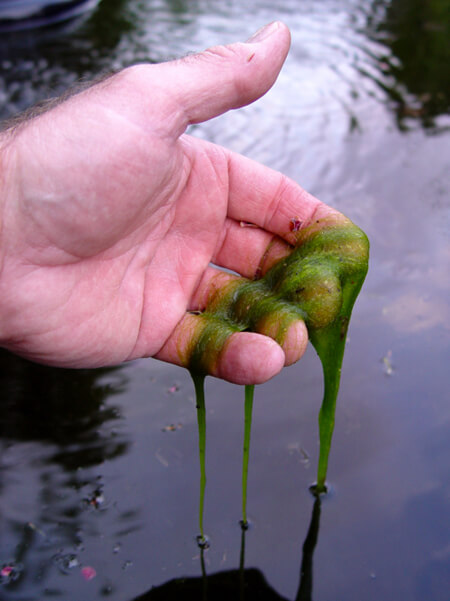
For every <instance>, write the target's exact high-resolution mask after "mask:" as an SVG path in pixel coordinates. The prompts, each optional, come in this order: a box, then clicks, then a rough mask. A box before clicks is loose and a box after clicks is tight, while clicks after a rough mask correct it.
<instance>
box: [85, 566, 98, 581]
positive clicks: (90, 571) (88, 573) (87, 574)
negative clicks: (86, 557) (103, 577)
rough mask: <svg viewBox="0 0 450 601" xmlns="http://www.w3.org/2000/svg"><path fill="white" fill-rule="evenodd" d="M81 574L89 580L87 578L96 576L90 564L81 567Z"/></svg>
mask: <svg viewBox="0 0 450 601" xmlns="http://www.w3.org/2000/svg"><path fill="white" fill-rule="evenodd" d="M81 575H82V576H83V578H84V579H85V580H86V581H88V582H89V580H92V579H93V578H95V577H96V576H97V572H96V571H95V569H94V568H92V567H91V566H84V567H83V568H81Z"/></svg>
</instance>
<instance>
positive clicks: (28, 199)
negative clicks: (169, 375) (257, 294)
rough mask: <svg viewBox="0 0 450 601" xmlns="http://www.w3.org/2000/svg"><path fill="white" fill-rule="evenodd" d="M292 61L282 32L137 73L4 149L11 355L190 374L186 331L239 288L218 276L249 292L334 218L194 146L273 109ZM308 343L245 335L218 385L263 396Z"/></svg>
mask: <svg viewBox="0 0 450 601" xmlns="http://www.w3.org/2000/svg"><path fill="white" fill-rule="evenodd" d="M288 48H289V32H288V30H287V28H286V27H285V26H284V25H282V24H280V23H276V24H273V25H272V26H269V28H268V29H265V30H262V31H261V32H259V34H258V35H257V36H256V37H254V38H253V39H251V40H249V42H248V43H245V44H244V43H239V44H232V45H230V46H220V47H216V48H211V49H209V50H207V51H205V52H203V53H201V54H198V55H193V56H189V57H187V58H184V59H182V60H178V61H173V62H169V63H165V64H159V65H139V66H135V67H131V68H129V69H126V70H124V71H122V72H120V73H118V74H116V75H114V76H112V77H110V78H108V79H105V80H103V81H101V82H99V83H98V84H96V85H95V86H92V87H91V88H89V89H87V90H84V91H83V92H80V93H78V94H75V95H73V96H71V97H70V98H68V99H67V100H66V101H64V102H61V103H59V104H58V105H57V106H55V107H54V108H52V109H51V110H49V111H47V112H44V113H43V114H41V115H38V116H37V117H35V118H33V119H31V120H29V121H27V122H24V123H22V124H20V125H19V126H18V127H16V128H14V129H12V130H10V131H7V132H5V133H3V134H2V136H1V137H0V189H1V201H0V202H1V205H0V210H1V213H0V215H1V221H0V223H1V246H0V269H1V275H0V344H1V345H2V346H4V347H6V348H8V349H10V350H12V351H13V352H16V353H19V354H21V355H24V356H26V357H28V358H30V359H32V360H35V361H39V362H44V363H48V364H52V365H59V366H68V367H95V366H101V365H112V364H117V363H120V362H122V361H127V360H131V359H135V358H138V357H147V356H155V357H158V358H161V359H163V360H166V361H170V362H173V363H178V364H182V363H183V356H184V353H185V350H186V348H187V347H188V345H189V342H190V339H189V327H185V326H186V324H187V325H188V326H189V323H190V320H192V319H193V318H194V317H195V315H193V312H194V313H195V311H197V310H199V309H201V307H202V305H203V304H204V302H205V298H206V297H208V296H209V295H210V294H211V290H214V289H216V288H217V286H218V285H220V282H221V278H224V277H225V278H227V277H228V276H226V275H225V276H224V275H223V272H220V271H219V270H218V269H216V268H213V267H211V266H210V263H211V262H212V263H214V264H215V265H217V266H219V267H225V268H228V269H231V270H234V271H236V272H237V273H239V274H241V275H243V276H245V277H253V276H254V275H255V273H256V272H258V270H261V268H262V266H264V269H266V268H267V267H268V266H270V264H271V263H273V262H274V261H275V260H276V259H277V258H279V257H280V256H284V255H285V254H288V253H289V252H290V250H291V246H290V245H289V242H290V241H291V242H292V240H290V231H289V224H290V222H291V220H292V218H293V217H294V216H295V219H298V220H299V221H301V222H302V223H305V224H307V223H309V222H310V221H311V220H312V219H313V218H315V217H316V216H317V215H319V216H326V215H327V214H329V213H330V209H328V208H327V207H325V206H324V205H322V204H321V203H319V201H317V200H316V199H314V198H313V197H311V196H310V195H308V194H307V193H306V192H305V191H303V190H302V189H301V188H299V186H297V185H296V184H295V183H294V182H292V181H290V180H288V179H286V178H285V177H283V176H282V175H281V174H279V173H277V172H274V171H272V170H270V169H268V168H266V167H264V166H262V165H260V164H257V163H255V162H252V161H250V160H248V159H246V158H244V157H242V156H239V155H236V154H233V153H231V152H229V151H228V150H226V149H224V148H222V147H219V146H216V145H213V144H210V143H207V142H204V141H202V140H198V139H195V138H193V137H191V136H189V135H187V134H186V133H185V131H186V128H187V127H188V125H190V124H194V123H199V122H202V121H205V120H208V119H211V118H213V117H215V116H217V115H220V114H221V113H224V112H225V111H227V110H230V109H232V108H238V107H240V106H243V105H246V104H248V103H250V102H253V101H254V100H256V99H257V98H258V97H260V96H261V95H262V94H264V93H265V92H266V91H267V90H268V89H269V88H270V87H271V85H272V84H273V83H274V81H275V79H276V77H277V75H278V73H279V70H280V69H281V66H282V64H283V62H284V59H285V57H286V55H287V52H288ZM248 223H251V224H255V225H256V226H258V227H246V225H247V224H248ZM180 326H183V327H180ZM180 332H183V334H182V335H180ZM306 342H307V333H306V329H305V326H304V324H303V322H300V321H299V322H298V323H294V324H292V326H291V327H290V331H289V333H288V335H287V336H286V337H285V341H284V343H283V345H282V346H280V345H279V344H278V343H277V342H275V341H274V340H273V339H272V337H271V332H270V331H267V332H263V333H253V332H239V333H236V334H233V335H232V336H231V337H230V340H229V341H228V343H227V345H226V347H225V348H224V351H223V352H222V354H221V356H220V359H219V361H218V362H217V364H216V366H215V368H214V375H217V376H219V377H223V378H225V379H228V380H231V381H235V382H238V383H258V382H262V381H265V380H267V379H269V378H270V377H272V376H273V375H275V374H276V373H277V372H278V371H280V370H281V369H282V367H283V366H284V365H285V364H288V363H292V362H293V361H295V360H297V359H298V358H299V357H300V356H301V354H302V353H303V351H304V348H305V346H306Z"/></svg>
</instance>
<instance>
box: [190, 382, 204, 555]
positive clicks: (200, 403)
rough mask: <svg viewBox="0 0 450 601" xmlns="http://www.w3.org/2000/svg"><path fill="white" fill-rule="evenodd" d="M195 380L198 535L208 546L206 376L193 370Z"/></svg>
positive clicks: (201, 542)
mask: <svg viewBox="0 0 450 601" xmlns="http://www.w3.org/2000/svg"><path fill="white" fill-rule="evenodd" d="M191 376H192V379H193V381H194V387H195V396H196V407H197V423H198V455H199V460H200V501H199V515H198V523H199V528H200V534H199V535H198V537H197V543H198V545H199V547H201V548H204V547H206V546H207V539H206V537H205V531H204V528H203V513H204V507H205V489H206V467H205V455H206V407H205V376H203V375H199V374H195V373H192V372H191Z"/></svg>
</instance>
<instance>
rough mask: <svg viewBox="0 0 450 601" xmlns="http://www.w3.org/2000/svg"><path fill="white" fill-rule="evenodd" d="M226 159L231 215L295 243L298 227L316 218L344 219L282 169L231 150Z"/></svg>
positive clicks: (301, 227)
mask: <svg viewBox="0 0 450 601" xmlns="http://www.w3.org/2000/svg"><path fill="white" fill-rule="evenodd" d="M227 159H228V173H229V181H228V185H229V192H228V194H229V196H228V217H230V218H231V219H235V220H236V221H238V222H239V221H248V222H250V223H254V224H255V225H258V226H259V227H261V228H263V229H265V230H267V231H269V232H272V233H274V234H277V235H278V236H280V237H282V238H284V239H285V240H287V242H289V243H290V244H294V245H295V242H296V239H297V236H296V231H298V230H299V229H303V228H304V227H307V226H309V225H310V224H311V223H313V222H314V221H316V220H321V219H324V218H330V217H334V218H335V219H336V221H338V220H340V219H345V218H344V217H343V215H341V214H340V213H339V212H338V211H336V210H335V209H332V208H331V207H329V206H327V205H326V204H324V203H323V202H321V201H320V200H318V199H317V198H315V197H314V196H312V195H311V194H309V192H307V191H306V190H304V189H303V188H302V187H301V186H299V185H298V184H297V183H296V182H294V181H293V180H291V179H289V178H288V177H287V176H285V175H283V174H282V173H279V172H278V171H275V170H273V169H270V168H269V167H266V166H264V165H262V164H260V163H257V162H256V161H253V160H251V159H248V158H246V157H244V156H242V155H239V154H236V153H232V152H228V151H227Z"/></svg>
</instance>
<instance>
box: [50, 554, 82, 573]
mask: <svg viewBox="0 0 450 601" xmlns="http://www.w3.org/2000/svg"><path fill="white" fill-rule="evenodd" d="M53 562H54V563H55V565H56V566H57V568H58V569H59V571H60V572H61V573H62V574H66V575H67V574H69V572H70V571H71V570H73V568H77V567H78V566H79V565H80V562H79V561H78V558H77V556H76V555H75V554H74V553H58V554H57V555H55V556H54V557H53Z"/></svg>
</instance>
